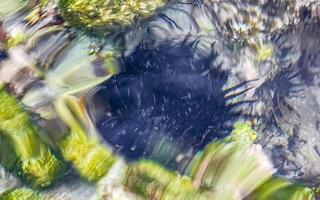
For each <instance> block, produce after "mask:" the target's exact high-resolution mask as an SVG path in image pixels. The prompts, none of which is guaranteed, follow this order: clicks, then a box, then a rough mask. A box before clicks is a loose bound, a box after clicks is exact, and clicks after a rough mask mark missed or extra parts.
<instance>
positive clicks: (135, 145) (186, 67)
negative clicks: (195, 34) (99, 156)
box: [92, 47, 241, 168]
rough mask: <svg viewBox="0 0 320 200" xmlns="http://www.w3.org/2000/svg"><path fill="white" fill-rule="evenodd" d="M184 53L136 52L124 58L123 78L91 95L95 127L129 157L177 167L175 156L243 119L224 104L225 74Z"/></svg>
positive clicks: (194, 148)
mask: <svg viewBox="0 0 320 200" xmlns="http://www.w3.org/2000/svg"><path fill="white" fill-rule="evenodd" d="M167 48H168V47H167ZM186 49H187V47H184V48H182V49H178V50H177V51H182V52H184V53H183V54H182V55H179V56H177V55H172V54H171V53H168V51H167V50H166V48H161V49H158V50H156V51H150V50H144V49H143V48H139V49H138V50H136V51H135V52H134V53H133V55H132V56H131V57H129V58H125V59H124V60H123V68H124V70H123V72H122V73H121V74H119V75H117V76H115V77H113V78H112V79H111V80H109V81H107V82H106V83H105V84H103V86H102V87H100V88H99V89H98V90H96V91H95V93H94V95H93V97H92V98H93V100H92V102H93V104H92V105H94V106H97V107H98V109H96V110H94V111H93V112H94V114H93V115H94V116H95V118H96V123H97V126H98V129H99V131H100V132H101V133H102V136H103V138H104V139H105V140H106V141H107V142H108V143H110V144H111V145H112V146H113V147H114V148H115V149H116V150H117V151H118V152H119V153H121V154H122V155H124V156H126V158H127V159H129V160H135V159H138V158H141V157H144V158H152V159H155V160H157V161H159V162H161V163H162V164H164V165H167V166H169V167H173V168H176V167H177V163H176V162H177V161H180V160H181V159H178V160H177V158H179V157H177V156H178V155H179V154H187V155H186V157H187V158H188V156H189V157H191V156H192V154H193V153H194V152H196V151H198V150H199V149H201V148H203V147H204V146H205V145H206V144H207V143H209V142H211V141H212V140H214V139H218V138H222V137H224V136H226V135H227V134H228V133H229V132H230V130H231V126H232V122H234V121H235V120H236V119H237V118H238V117H239V116H240V115H241V113H239V112H234V111H233V108H234V107H236V106H235V105H227V103H226V101H227V99H226V98H225V92H224V91H223V89H222V87H223V85H224V84H225V83H226V79H227V75H228V73H227V72H225V71H221V70H218V69H209V61H208V60H205V61H201V62H200V61H195V60H194V59H192V55H191V53H190V54H189V53H188V52H187V50H186ZM186 52H187V53H186ZM98 113H100V114H98ZM180 157H181V156H180ZM183 160H184V157H183V156H182V162H183ZM187 160H188V159H187ZM181 165H183V164H181V163H180V164H179V166H181Z"/></svg>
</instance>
